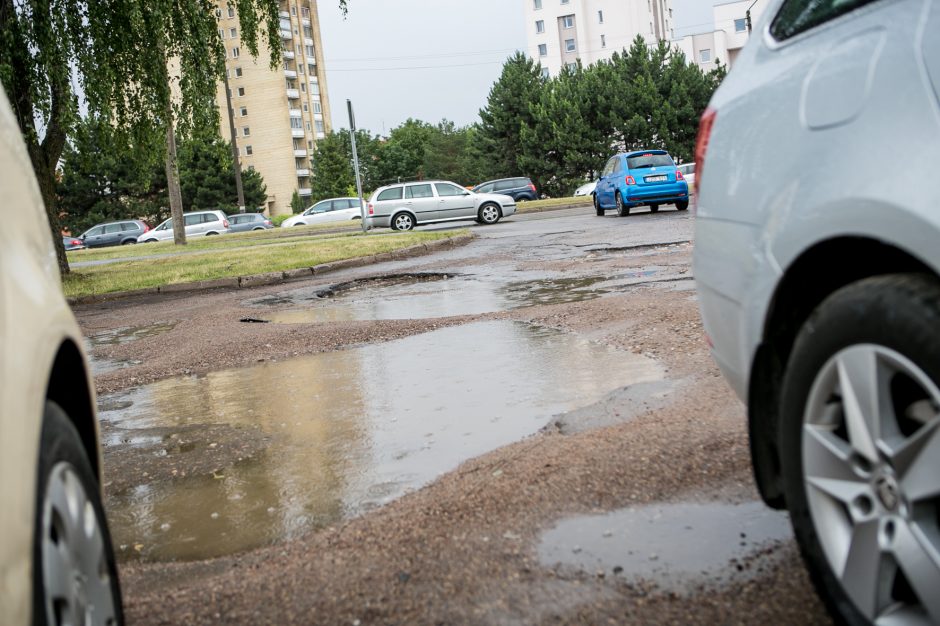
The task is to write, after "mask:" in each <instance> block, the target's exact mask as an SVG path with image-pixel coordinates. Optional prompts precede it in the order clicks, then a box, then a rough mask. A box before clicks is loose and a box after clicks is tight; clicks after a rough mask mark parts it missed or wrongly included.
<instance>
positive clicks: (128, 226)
mask: <svg viewBox="0 0 940 626" xmlns="http://www.w3.org/2000/svg"><path fill="white" fill-rule="evenodd" d="M121 230H124V231H127V230H140V226H138V225H137V222H121Z"/></svg>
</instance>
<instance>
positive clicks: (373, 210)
mask: <svg viewBox="0 0 940 626" xmlns="http://www.w3.org/2000/svg"><path fill="white" fill-rule="evenodd" d="M374 214H375V207H373V206H372V203H371V202H370V203H369V215H374Z"/></svg>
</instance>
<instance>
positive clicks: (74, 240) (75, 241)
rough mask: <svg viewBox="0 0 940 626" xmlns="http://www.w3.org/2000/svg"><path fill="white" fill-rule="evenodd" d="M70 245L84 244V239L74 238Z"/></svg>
mask: <svg viewBox="0 0 940 626" xmlns="http://www.w3.org/2000/svg"><path fill="white" fill-rule="evenodd" d="M69 245H70V246H80V245H82V240H81V239H73V240H72V241H70V242H69Z"/></svg>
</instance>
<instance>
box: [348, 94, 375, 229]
mask: <svg viewBox="0 0 940 626" xmlns="http://www.w3.org/2000/svg"><path fill="white" fill-rule="evenodd" d="M346 108H348V109H349V139H350V141H351V142H352V153H353V169H354V170H355V171H356V191H357V192H358V193H359V213H360V215H361V216H362V232H366V231H368V230H369V225H368V224H367V223H366V220H367V219H368V216H367V215H366V201H365V199H364V198H363V197H362V179H361V178H360V177H359V152H358V151H357V150H356V116H355V115H353V105H352V100H346Z"/></svg>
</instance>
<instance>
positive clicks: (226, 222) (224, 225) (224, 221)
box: [222, 220, 228, 228]
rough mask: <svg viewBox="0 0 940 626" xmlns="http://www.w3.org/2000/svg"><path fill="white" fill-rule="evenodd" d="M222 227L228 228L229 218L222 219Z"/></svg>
mask: <svg viewBox="0 0 940 626" xmlns="http://www.w3.org/2000/svg"><path fill="white" fill-rule="evenodd" d="M222 228H228V220H222Z"/></svg>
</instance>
